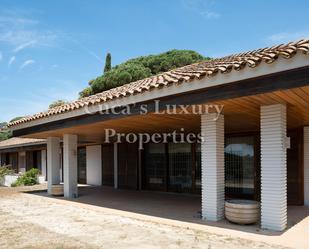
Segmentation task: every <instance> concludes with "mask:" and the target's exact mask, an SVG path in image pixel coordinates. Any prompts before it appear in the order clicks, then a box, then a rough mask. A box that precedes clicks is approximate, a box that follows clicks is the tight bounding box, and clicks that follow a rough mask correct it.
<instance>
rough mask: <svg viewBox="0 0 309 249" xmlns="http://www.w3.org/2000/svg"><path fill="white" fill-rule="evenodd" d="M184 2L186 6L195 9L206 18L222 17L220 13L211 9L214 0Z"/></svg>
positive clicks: (186, 0)
mask: <svg viewBox="0 0 309 249" xmlns="http://www.w3.org/2000/svg"><path fill="white" fill-rule="evenodd" d="M182 4H183V6H184V8H186V9H188V10H190V11H194V12H196V13H198V14H199V15H201V16H203V17H204V18H207V19H217V18H220V17H221V14H220V13H217V12H215V11H213V10H211V9H212V6H213V5H214V4H215V1H214V0H183V1H182Z"/></svg>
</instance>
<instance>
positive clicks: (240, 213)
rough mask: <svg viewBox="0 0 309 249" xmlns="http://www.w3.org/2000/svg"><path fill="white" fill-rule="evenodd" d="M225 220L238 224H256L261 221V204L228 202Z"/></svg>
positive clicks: (254, 202)
mask: <svg viewBox="0 0 309 249" xmlns="http://www.w3.org/2000/svg"><path fill="white" fill-rule="evenodd" d="M225 218H226V219H227V220H229V221H231V222H233V223H237V224H253V223H256V222H258V221H259V219H260V204H259V202H257V201H251V200H227V201H225Z"/></svg>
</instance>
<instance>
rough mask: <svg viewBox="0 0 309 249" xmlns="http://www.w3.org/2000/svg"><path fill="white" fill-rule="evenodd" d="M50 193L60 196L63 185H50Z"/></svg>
mask: <svg viewBox="0 0 309 249" xmlns="http://www.w3.org/2000/svg"><path fill="white" fill-rule="evenodd" d="M51 194H52V195H54V196H62V195H63V185H62V184H54V185H52V187H51Z"/></svg>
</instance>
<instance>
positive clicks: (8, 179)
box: [0, 175, 18, 187]
mask: <svg viewBox="0 0 309 249" xmlns="http://www.w3.org/2000/svg"><path fill="white" fill-rule="evenodd" d="M17 179H18V175H6V176H4V177H3V178H2V179H0V185H1V186H5V187H11V184H12V183H13V182H16V181H17Z"/></svg>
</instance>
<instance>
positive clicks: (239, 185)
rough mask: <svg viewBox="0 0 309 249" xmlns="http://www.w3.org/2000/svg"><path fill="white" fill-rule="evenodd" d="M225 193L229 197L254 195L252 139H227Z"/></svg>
mask: <svg viewBox="0 0 309 249" xmlns="http://www.w3.org/2000/svg"><path fill="white" fill-rule="evenodd" d="M225 191H226V193H227V194H230V195H244V196H245V195H249V196H252V195H253V194H254V137H253V136H246V137H227V138H226V141H225Z"/></svg>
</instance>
